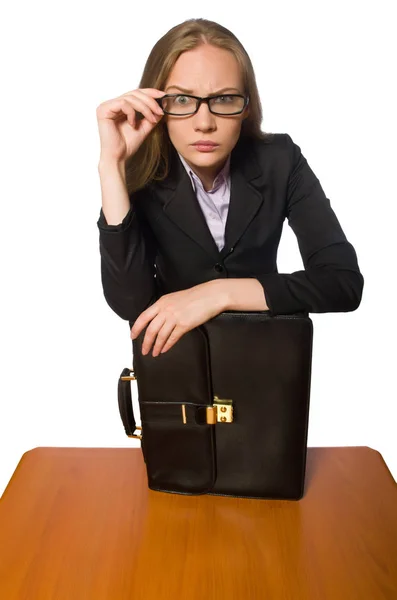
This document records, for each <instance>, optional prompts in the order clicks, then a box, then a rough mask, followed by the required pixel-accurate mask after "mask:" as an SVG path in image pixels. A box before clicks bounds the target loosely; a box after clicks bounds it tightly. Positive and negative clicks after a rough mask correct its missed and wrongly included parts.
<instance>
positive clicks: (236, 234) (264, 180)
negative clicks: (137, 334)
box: [97, 133, 364, 327]
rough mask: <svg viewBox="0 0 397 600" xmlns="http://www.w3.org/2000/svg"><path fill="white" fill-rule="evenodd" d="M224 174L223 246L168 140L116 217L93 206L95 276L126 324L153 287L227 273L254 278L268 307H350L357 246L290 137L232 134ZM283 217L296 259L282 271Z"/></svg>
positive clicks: (357, 295) (354, 301) (358, 287)
mask: <svg viewBox="0 0 397 600" xmlns="http://www.w3.org/2000/svg"><path fill="white" fill-rule="evenodd" d="M230 176H231V195H230V205H229V212H228V217H227V222H226V230H225V246H224V248H223V249H222V250H221V251H219V249H218V247H217V245H216V243H215V241H214V239H213V237H212V234H211V232H210V230H209V228H208V225H207V223H206V220H205V217H204V215H203V213H202V211H201V208H200V205H199V203H198V201H197V198H196V195H195V193H194V190H193V187H192V183H191V180H190V177H189V175H188V174H187V172H186V170H185V168H184V166H183V164H182V163H181V161H180V159H179V156H178V154H177V152H176V150H175V149H174V148H173V154H172V160H171V170H170V174H169V176H168V177H167V178H166V180H164V181H163V182H150V183H149V184H148V185H146V186H145V187H144V188H142V189H141V190H139V191H138V192H136V193H134V194H133V195H132V197H131V208H130V210H129V212H128V214H127V215H126V216H125V218H124V219H123V221H122V223H120V224H119V225H107V223H106V219H105V216H104V214H103V211H102V208H101V210H100V215H99V219H98V221H97V225H98V228H99V248H100V255H101V278H102V286H103V292H104V295H105V298H106V301H107V303H108V304H109V306H110V307H111V308H112V309H113V311H114V312H115V313H117V314H118V315H119V316H120V317H121V318H122V319H126V320H128V321H129V325H130V327H132V325H133V323H134V322H135V320H136V319H137V317H138V316H139V315H140V313H141V312H142V311H143V310H145V308H147V307H148V306H149V305H150V304H152V303H153V302H155V301H156V299H157V298H159V297H160V296H161V295H163V294H166V293H169V292H174V291H177V290H182V289H186V288H189V287H192V286H194V285H197V284H199V283H203V282H205V281H209V280H211V279H220V278H225V277H254V278H257V279H258V280H259V282H260V283H261V284H262V286H263V290H264V294H265V298H266V302H267V305H268V306H269V309H270V314H272V315H276V314H288V313H295V312H301V311H304V312H307V313H309V312H313V313H324V312H347V311H353V310H355V309H356V308H358V306H359V304H360V302H361V297H362V292H363V286H364V278H363V276H362V274H361V273H360V269H359V266H358V263H357V256H356V252H355V250H354V248H353V246H352V244H350V242H348V241H347V239H346V236H345V234H344V232H343V230H342V228H341V225H340V224H339V221H338V219H337V217H336V215H335V213H334V211H333V210H332V208H331V205H330V201H329V200H328V198H327V197H326V195H325V193H324V191H323V189H322V187H321V184H320V181H319V179H318V178H317V177H316V175H315V174H314V173H313V171H312V169H311V168H310V166H309V164H308V162H307V160H306V158H305V157H304V156H303V154H302V153H301V149H300V147H299V146H298V145H297V144H295V143H294V142H293V140H292V139H291V137H290V136H289V135H288V134H286V133H278V134H271V135H270V136H269V139H268V140H265V141H260V140H252V139H250V140H247V139H246V138H243V137H240V139H239V140H238V142H237V144H236V146H235V147H234V148H233V150H232V153H231V161H230ZM286 218H287V219H288V224H289V226H290V227H291V228H292V229H293V231H294V233H295V234H296V236H297V240H298V245H299V250H300V253H301V256H302V260H303V265H304V270H300V271H295V272H294V273H290V274H287V273H278V271H277V263H276V259H277V249H278V245H279V241H280V237H281V232H282V228H283V222H284V220H285V219H286Z"/></svg>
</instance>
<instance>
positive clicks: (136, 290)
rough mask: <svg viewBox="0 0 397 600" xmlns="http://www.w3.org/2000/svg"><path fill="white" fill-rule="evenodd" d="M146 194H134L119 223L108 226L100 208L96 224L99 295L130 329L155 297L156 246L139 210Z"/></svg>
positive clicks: (139, 192) (141, 192) (140, 192)
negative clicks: (97, 234)
mask: <svg viewBox="0 0 397 600" xmlns="http://www.w3.org/2000/svg"><path fill="white" fill-rule="evenodd" d="M148 193H149V192H148V191H146V192H143V191H138V192H135V193H134V198H133V201H132V202H131V198H130V203H131V206H130V209H129V211H128V213H127V214H126V216H125V217H124V219H123V220H122V222H121V223H120V224H118V225H108V223H107V222H106V218H105V215H104V213H103V210H102V208H101V209H100V214H99V219H98V221H97V226H98V229H99V252H100V257H101V279H102V288H103V293H104V296H105V299H106V301H107V303H108V305H109V306H110V308H111V309H112V310H113V311H114V312H115V313H116V314H117V315H118V316H119V317H121V318H122V319H125V320H128V321H129V324H130V327H132V325H133V323H134V322H135V321H136V319H137V318H138V316H139V315H140V313H141V312H143V311H144V310H145V309H146V308H147V307H148V306H149V305H150V304H151V303H152V302H153V301H155V299H156V294H157V290H156V279H155V259H156V247H155V243H154V240H153V237H152V236H153V234H152V233H151V231H150V229H149V227H148V226H147V223H146V221H145V219H144V217H143V214H142V209H141V207H140V203H141V202H145V195H147V194H148Z"/></svg>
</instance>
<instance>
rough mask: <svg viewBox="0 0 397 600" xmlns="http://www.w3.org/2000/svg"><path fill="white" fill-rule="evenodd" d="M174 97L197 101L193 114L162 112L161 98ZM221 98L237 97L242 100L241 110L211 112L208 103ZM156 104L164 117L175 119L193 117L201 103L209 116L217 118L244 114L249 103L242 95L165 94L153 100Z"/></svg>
mask: <svg viewBox="0 0 397 600" xmlns="http://www.w3.org/2000/svg"><path fill="white" fill-rule="evenodd" d="M175 96H186V97H187V98H195V99H196V100H198V104H197V106H196V110H195V111H194V112H191V113H185V114H183V115H182V114H180V113H171V112H168V111H166V110H164V108H163V107H162V105H161V103H162V100H163V98H175ZM222 96H238V97H239V98H244V106H243V108H242V109H241V110H239V111H238V112H234V113H215V112H213V111H212V110H211V107H210V104H209V101H210V100H211V99H212V98H221V97H222ZM155 100H156V102H157V103H158V105H159V106H160V108H161V109H162V110H163V111H164V114H166V115H172V116H175V117H187V116H191V115H195V114H196V113H197V112H198V110H199V108H200V106H201V104H202V103H203V102H205V103H206V104H207V106H208V110H209V111H210V113H211V114H213V115H217V116H224V117H229V116H231V115H241V113H242V112H244V109H245V108H247V106H248V103H249V96H245V95H244V94H215V95H213V96H206V97H205V98H202V97H201V96H192V95H191V94H183V93H182V94H165V95H164V96H162V97H161V98H155Z"/></svg>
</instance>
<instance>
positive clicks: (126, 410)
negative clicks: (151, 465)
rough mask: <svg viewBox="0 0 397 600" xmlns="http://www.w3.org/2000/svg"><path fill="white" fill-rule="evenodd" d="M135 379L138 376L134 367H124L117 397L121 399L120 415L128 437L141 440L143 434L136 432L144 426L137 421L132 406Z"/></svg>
mask: <svg viewBox="0 0 397 600" xmlns="http://www.w3.org/2000/svg"><path fill="white" fill-rule="evenodd" d="M134 380H136V377H135V374H134V371H133V369H130V368H129V367H126V368H125V369H123V370H122V371H121V374H120V377H119V381H118V387H117V397H118V401H119V411H120V416H121V420H122V422H123V425H124V429H125V432H126V434H127V435H128V437H131V438H137V439H139V440H141V439H142V435H139V434H136V433H135V431H136V430H137V429H139V430H142V427H138V426H137V425H136V423H135V417H134V409H133V406H132V397H131V384H130V381H134Z"/></svg>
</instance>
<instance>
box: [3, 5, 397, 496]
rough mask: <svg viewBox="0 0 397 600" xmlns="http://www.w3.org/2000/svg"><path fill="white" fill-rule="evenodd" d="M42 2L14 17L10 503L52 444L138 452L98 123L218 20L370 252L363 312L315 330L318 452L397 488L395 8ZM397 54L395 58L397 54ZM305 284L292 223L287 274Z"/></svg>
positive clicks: (319, 317) (6, 169)
mask: <svg viewBox="0 0 397 600" xmlns="http://www.w3.org/2000/svg"><path fill="white" fill-rule="evenodd" d="M166 4H167V5H168V6H167V9H165V6H166V5H165V4H164V3H159V4H158V5H157V4H155V3H151V4H150V6H149V5H147V4H146V5H143V6H139V9H138V5H136V3H133V2H125V3H123V2H115V3H113V4H112V5H110V4H109V3H108V2H105V3H98V4H96V5H91V3H86V4H84V3H82V2H79V3H77V2H68V3H67V4H64V5H60V4H59V3H55V4H54V3H49V2H34V3H28V2H24V3H22V4H16V5H14V6H13V7H12V8H10V7H9V8H8V15H4V11H3V15H4V16H5V18H4V19H3V20H2V32H1V36H0V40H1V42H0V43H1V50H2V54H1V55H2V63H3V64H2V89H3V92H2V94H1V96H0V98H1V99H0V102H1V124H2V125H1V126H2V135H1V141H0V144H1V166H2V169H1V180H0V185H1V196H0V197H1V219H2V228H1V230H2V232H1V236H0V239H1V241H0V243H1V312H0V314H1V363H2V369H1V377H0V386H1V392H0V402H1V404H0V444H1V449H0V493H2V492H3V491H4V489H5V487H6V485H7V483H8V481H9V479H10V477H11V476H12V473H13V472H14V470H15V468H16V466H17V464H18V461H19V460H20V458H21V456H22V454H23V453H24V452H26V451H27V450H30V449H32V448H35V447H37V446H91V447H104V446H107V447H122V446H126V447H129V446H131V445H134V444H135V445H138V442H135V441H132V440H130V439H129V438H127V436H126V435H125V433H124V429H123V426H122V422H121V419H120V416H119V412H118V405H117V379H118V376H119V374H120V372H121V370H122V368H123V367H125V366H131V364H132V363H131V340H130V338H129V327H128V322H127V321H123V320H122V319H120V317H118V316H117V315H116V314H115V313H113V312H112V310H111V309H110V308H109V306H108V305H107V303H106V301H105V299H104V297H103V292H102V286H101V281H100V256H99V242H98V239H99V231H98V228H97V224H96V222H97V219H98V216H99V210H100V205H101V193H100V183H99V176H98V171H97V165H98V160H99V136H98V130H97V122H96V107H97V106H98V105H99V104H100V103H101V102H103V101H105V100H108V99H110V98H113V97H116V96H118V95H120V94H122V93H124V92H126V91H127V90H132V89H134V88H136V87H138V84H139V80H140V77H141V73H142V70H143V67H144V63H145V61H146V58H147V56H148V54H149V52H150V50H151V48H152V47H153V45H154V44H155V42H156V41H157V40H158V39H159V38H160V37H161V36H162V35H164V34H165V33H166V32H167V31H168V30H169V29H170V28H171V27H173V26H174V25H176V24H178V23H180V22H182V21H184V20H185V19H188V18H192V17H203V18H208V19H211V20H214V21H218V22H219V23H221V24H222V25H224V26H225V27H227V28H228V29H230V30H231V31H233V32H234V33H235V35H236V36H237V37H238V38H239V39H240V41H241V42H242V44H243V45H244V47H245V48H246V50H247V52H248V53H249V55H250V57H251V60H252V62H253V65H254V69H255V73H256V77H257V83H258V87H259V92H260V95H261V100H262V104H263V112H264V120H263V124H262V129H263V130H264V131H269V132H281V133H285V132H286V133H289V134H290V135H291V137H292V139H293V140H294V141H295V142H296V143H297V144H298V145H299V146H300V147H301V150H302V152H303V154H304V156H305V157H306V158H307V160H308V162H309V164H310V166H311V167H312V169H313V170H314V172H315V174H316V175H317V176H318V178H319V179H320V182H321V184H322V186H323V189H324V191H325V193H326V195H327V196H328V198H329V199H330V201H331V205H332V207H333V209H334V211H335V213H336V215H337V217H338V219H339V221H340V223H341V225H342V228H343V230H344V232H345V234H346V236H347V238H348V240H349V241H350V242H351V243H352V244H353V246H354V248H355V250H356V252H357V255H358V260H359V266H360V269H361V271H362V273H363V275H364V279H365V287H364V294H363V299H362V303H361V305H360V307H359V308H358V310H356V311H354V312H350V313H328V314H314V313H311V314H310V316H311V318H312V320H313V325H314V345H313V366H312V369H313V370H312V386H311V404H310V425H309V437H308V445H309V447H310V446H369V447H371V448H374V449H376V450H378V451H379V452H380V453H381V454H382V456H383V458H384V460H385V461H386V463H387V465H388V467H389V469H390V471H391V472H392V474H393V475H394V477H395V478H397V442H396V418H395V412H396V408H395V407H396V399H397V393H396V387H397V386H396V370H397V364H396V358H397V356H396V349H395V342H396V334H397V332H396V311H395V309H394V305H395V300H396V285H395V281H396V274H395V268H396V267H395V264H396V258H397V253H396V243H395V238H396V191H395V190H396V186H395V177H396V166H395V163H396V119H395V110H396V106H397V99H396V95H395V92H394V91H393V87H394V83H395V82H393V79H394V80H395V61H393V60H392V55H393V54H394V55H395V53H396V47H395V43H394V42H393V39H395V31H394V26H393V25H394V21H393V19H392V18H391V15H392V6H393V3H392V2H377V3H376V4H375V3H373V5H371V3H362V2H360V3H359V2H350V3H349V2H343V3H342V2H341V3H335V2H332V3H331V2H329V3H327V2H321V3H319V2H310V3H309V2H302V1H301V2H299V3H296V2H290V3H287V2H278V3H275V2H268V3H266V2H265V3H261V9H260V14H259V13H258V12H257V9H255V10H254V9H253V7H251V6H250V4H247V3H238V2H236V3H234V4H233V3H232V4H230V3H222V2H220V3H214V2H205V1H204V2H200V3H199V4H197V3H192V2H189V3H188V6H187V8H186V10H185V11H184V10H182V9H181V3H180V2H177V3H175V4H174V6H175V7H178V8H177V9H176V8H175V9H174V10H173V9H172V7H171V3H166ZM393 45H394V47H393ZM301 268H303V265H302V260H301V257H300V253H299V248H298V244H297V241H296V238H295V235H294V233H293V232H292V230H291V229H290V227H289V226H288V223H287V222H285V225H284V230H283V235H282V238H281V243H280V248H279V255H278V270H279V272H280V273H291V272H292V271H294V270H299V269H301Z"/></svg>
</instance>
